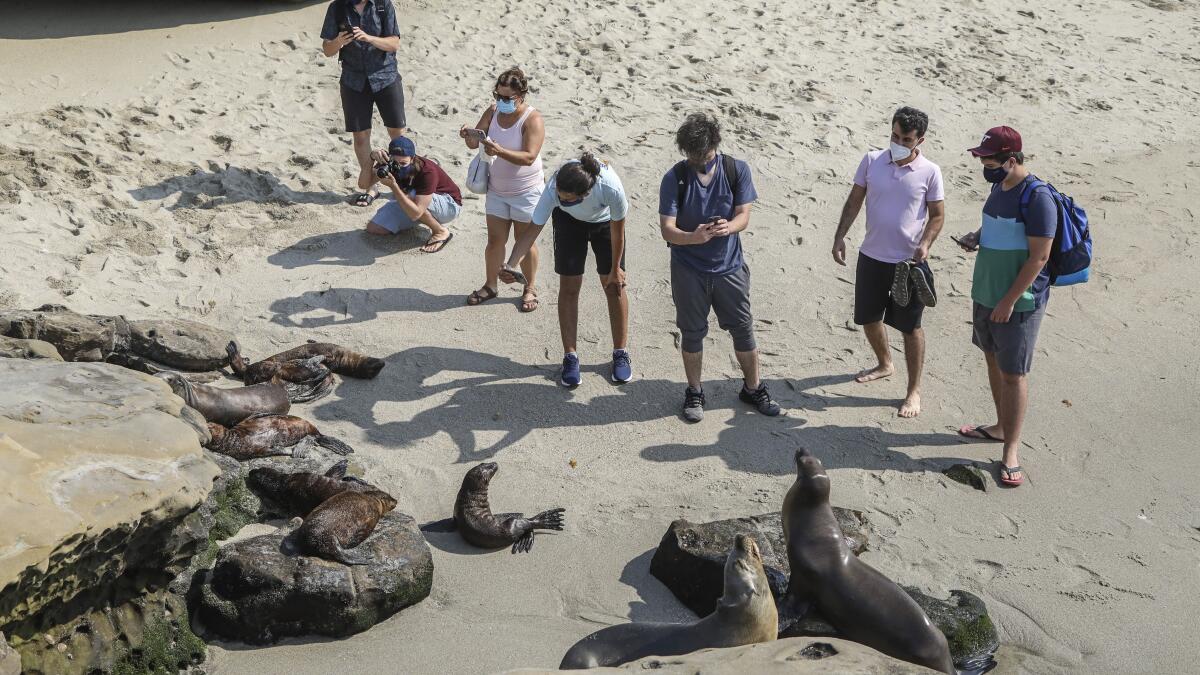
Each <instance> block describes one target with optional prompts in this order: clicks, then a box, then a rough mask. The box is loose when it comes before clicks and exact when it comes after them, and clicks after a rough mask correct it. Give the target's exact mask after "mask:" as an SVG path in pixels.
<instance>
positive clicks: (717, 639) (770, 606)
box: [558, 534, 779, 670]
mask: <svg viewBox="0 0 1200 675" xmlns="http://www.w3.org/2000/svg"><path fill="white" fill-rule="evenodd" d="M778 631H779V614H778V613H777V611H776V609H775V598H774V596H772V595H771V586H770V584H769V583H768V582H767V573H766V571H765V570H764V569H763V563H762V555H761V554H760V553H759V551H758V545H757V544H756V543H755V542H754V538H753V537H751V536H749V535H746V534H739V535H738V536H737V538H736V539H735V540H734V544H733V547H732V548H731V549H730V550H729V557H727V558H726V559H725V587H724V591H723V592H722V595H721V598H720V599H719V600H717V608H716V610H715V611H713V613H712V614H709V615H708V616H706V617H704V618H703V619H700V620H698V621H695V622H693V623H636V622H635V623H624V624H618V625H616V626H609V627H608V628H602V629H600V630H598V631H596V632H595V633H592V634H591V635H589V636H587V637H585V638H583V639H582V640H580V641H579V642H576V643H575V645H574V646H572V647H571V649H570V650H568V651H567V653H566V655H565V656H563V660H562V663H560V664H559V666H558V667H559V669H560V670H571V669H577V668H597V667H603V666H618V665H621V664H622V663H629V662H630V661H636V660H638V659H642V658H645V657H647V656H676V655H679V654H690V653H691V652H694V651H697V650H700V649H709V648H715V647H738V646H741V645H748V644H754V643H757V642H770V641H772V640H774V639H775V636H776V634H777V633H778Z"/></svg>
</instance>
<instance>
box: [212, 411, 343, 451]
mask: <svg viewBox="0 0 1200 675" xmlns="http://www.w3.org/2000/svg"><path fill="white" fill-rule="evenodd" d="M208 432H209V433H210V434H212V441H210V442H209V444H208V446H206V447H208V449H209V450H212V451H213V452H219V453H221V454H222V455H229V456H230V457H232V458H234V459H237V460H247V459H254V458H256V457H271V456H273V455H287V456H291V457H303V456H305V455H306V454H307V448H306V447H305V446H303V445H300V442H301V441H303V440H304V439H306V438H311V439H313V441H314V442H315V443H316V444H317V445H319V446H321V447H322V448H325V449H326V450H330V451H332V452H336V453H337V454H339V455H349V454H350V453H352V452H354V448H351V447H350V446H349V445H346V444H345V443H343V442H341V441H339V440H338V439H336V438H330V437H329V436H326V435H324V434H322V433H321V432H320V431H317V428H316V427H315V426H313V424H312V422H309V421H308V420H305V419H301V418H299V417H294V416H292V415H280V414H279V413H258V414H256V415H251V416H250V417H247V418H246V419H244V420H242V421H241V422H238V424H237V426H235V427H232V428H226V427H224V426H222V425H220V424H216V423H214V422H209V423H208Z"/></svg>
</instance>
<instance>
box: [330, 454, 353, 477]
mask: <svg viewBox="0 0 1200 675" xmlns="http://www.w3.org/2000/svg"><path fill="white" fill-rule="evenodd" d="M349 466H350V460H348V459H343V460H342V461H340V462H338V463H337V464H334V465H333V466H331V467H329V470H328V471H326V472H325V476H326V477H328V478H342V479H345V478H346V469H347V468H348V467H349Z"/></svg>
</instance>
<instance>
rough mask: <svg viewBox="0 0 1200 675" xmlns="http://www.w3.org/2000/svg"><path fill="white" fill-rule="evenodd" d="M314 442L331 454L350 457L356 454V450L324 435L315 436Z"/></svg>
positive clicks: (343, 470)
mask: <svg viewBox="0 0 1200 675" xmlns="http://www.w3.org/2000/svg"><path fill="white" fill-rule="evenodd" d="M314 440H315V441H316V443H317V445H319V446H321V447H322V448H325V449H326V450H329V451H330V452H336V453H337V454H339V455H350V454H353V453H354V448H352V447H350V446H349V445H346V444H345V443H343V442H341V441H339V440H338V439H336V438H332V437H330V436H325V435H323V434H322V435H318V436H315V437H314ZM342 473H343V474H344V473H346V471H345V468H344V467H343V469H342ZM326 475H328V474H326Z"/></svg>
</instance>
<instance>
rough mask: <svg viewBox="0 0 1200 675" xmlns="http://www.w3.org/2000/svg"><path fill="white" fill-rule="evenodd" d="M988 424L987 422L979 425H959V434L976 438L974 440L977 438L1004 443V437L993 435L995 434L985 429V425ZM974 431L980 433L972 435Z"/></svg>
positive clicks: (978, 439)
mask: <svg viewBox="0 0 1200 675" xmlns="http://www.w3.org/2000/svg"><path fill="white" fill-rule="evenodd" d="M986 426H987V425H986V424H979V425H976V426H963V427H959V428H958V435H959V436H962V437H963V438H971V439H974V440H977V441H991V442H993V443H1003V442H1004V439H1003V438H996V437H995V436H993V435H991V434H989V433H988V432H987V430H986V429H984V427H986ZM972 433H976V434H979V435H978V436H972V435H971V434H972Z"/></svg>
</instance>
